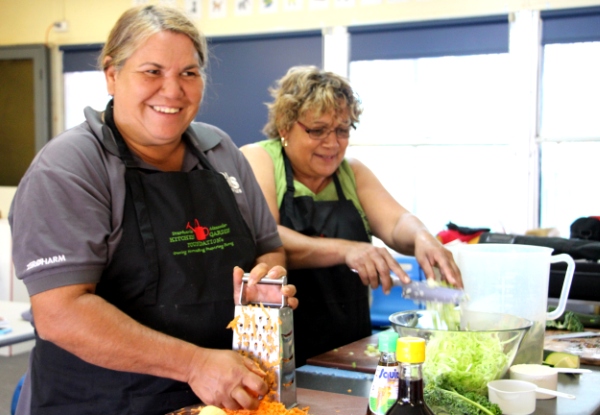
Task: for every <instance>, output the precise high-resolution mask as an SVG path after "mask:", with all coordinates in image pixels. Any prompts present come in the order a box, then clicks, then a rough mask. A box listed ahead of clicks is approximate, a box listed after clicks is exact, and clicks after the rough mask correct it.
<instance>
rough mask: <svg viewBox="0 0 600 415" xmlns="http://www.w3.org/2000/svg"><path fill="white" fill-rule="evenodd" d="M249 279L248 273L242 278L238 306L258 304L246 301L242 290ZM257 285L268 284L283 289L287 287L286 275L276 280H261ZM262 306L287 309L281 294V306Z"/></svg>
mask: <svg viewBox="0 0 600 415" xmlns="http://www.w3.org/2000/svg"><path fill="white" fill-rule="evenodd" d="M249 279H250V274H248V273H246V274H244V277H243V278H242V287H241V288H240V300H239V304H240V305H248V304H258V303H254V302H250V301H246V291H245V290H244V287H245V286H246V284H247V283H248V280H249ZM258 283H259V284H268V285H281V286H282V287H283V286H284V285H287V275H284V276H283V277H281V278H278V279H276V280H274V279H271V278H263V279H262V280H260V281H259V282H258ZM262 305H263V306H265V307H279V308H283V307H287V305H288V302H287V297H286V296H285V295H283V294H282V295H281V304H279V303H262Z"/></svg>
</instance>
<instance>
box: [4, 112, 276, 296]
mask: <svg viewBox="0 0 600 415" xmlns="http://www.w3.org/2000/svg"><path fill="white" fill-rule="evenodd" d="M85 117H86V121H85V122H83V123H82V124H80V125H79V126H77V127H74V128H72V129H70V130H68V131H66V132H64V133H62V134H60V135H59V136H57V137H55V138H53V139H52V140H51V141H50V142H49V143H48V144H46V145H45V146H44V148H43V149H42V150H41V151H40V152H39V153H38V154H37V155H36V157H35V158H34V160H33V162H32V163H31V166H30V167H29V169H28V170H27V172H26V173H25V175H24V177H23V179H22V180H21V182H20V183H19V186H18V188H17V192H16V194H15V197H14V200H13V204H12V206H11V210H10V214H9V223H10V225H11V231H12V238H13V261H14V264H15V270H16V274H17V277H18V278H20V279H22V280H23V281H24V283H25V285H26V286H27V290H28V291H29V295H34V294H37V293H39V292H42V291H46V290H49V289H52V288H56V287H60V286H65V285H71V284H81V283H98V282H99V281H100V277H101V275H102V272H103V270H104V268H105V267H106V265H107V264H109V263H110V261H111V258H112V255H113V253H114V251H115V248H116V247H117V245H118V243H119V241H120V239H121V233H122V226H121V225H122V218H123V207H124V203H125V166H124V164H123V163H122V161H121V159H120V158H119V157H118V150H117V147H116V144H115V142H114V138H113V136H112V133H111V131H110V130H109V129H108V128H107V127H106V125H104V124H103V122H102V114H101V113H100V112H97V111H95V110H93V109H91V108H86V110H85ZM186 134H187V135H188V136H189V137H190V138H191V141H192V143H193V144H194V145H195V146H196V147H197V148H199V149H200V150H201V151H204V153H205V154H206V157H207V159H208V160H209V162H210V163H211V165H212V166H213V167H214V168H215V169H216V170H217V171H218V172H220V173H221V174H223V176H224V177H225V178H226V179H227V182H228V183H229V186H230V187H231V190H232V191H233V193H234V195H235V198H236V200H237V203H238V206H239V208H240V211H241V213H242V216H243V218H244V220H245V221H246V223H247V224H248V227H249V228H250V230H251V232H252V235H253V236H254V239H255V242H256V244H257V249H258V255H262V254H264V253H267V252H270V251H272V250H274V249H276V248H277V247H280V246H281V245H282V243H281V239H280V238H279V235H278V233H277V225H276V223H275V221H274V219H273V217H272V215H271V213H270V211H269V209H268V206H267V204H266V202H265V199H264V196H263V194H262V192H261V189H260V187H259V185H258V183H257V182H256V179H255V177H254V174H253V172H252V169H251V168H250V165H249V164H248V162H247V161H246V159H245V158H244V156H243V155H242V153H241V152H240V151H239V150H238V148H237V147H236V146H235V144H234V143H233V141H232V140H231V139H230V138H229V136H228V135H227V134H225V133H224V132H223V131H222V130H220V129H218V128H216V127H214V126H210V125H208V124H203V123H193V124H192V125H191V126H190V128H188V130H187V131H186ZM134 157H135V156H134ZM136 161H137V162H138V163H139V166H140V167H144V168H147V169H154V170H155V168H154V167H152V166H150V165H148V164H146V163H144V162H143V161H142V160H141V159H139V158H138V159H136ZM196 167H197V168H200V169H201V168H202V166H201V165H200V164H199V162H198V159H197V158H196V157H195V156H194V155H193V154H192V153H191V152H189V151H188V152H187V153H186V155H185V159H184V163H183V169H182V170H183V171H190V170H192V169H194V168H196ZM232 272H233V270H232Z"/></svg>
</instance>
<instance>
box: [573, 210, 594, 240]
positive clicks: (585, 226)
mask: <svg viewBox="0 0 600 415" xmlns="http://www.w3.org/2000/svg"><path fill="white" fill-rule="evenodd" d="M571 239H587V240H590V241H600V216H589V217H587V218H579V219H577V220H576V221H575V222H573V223H572V224H571Z"/></svg>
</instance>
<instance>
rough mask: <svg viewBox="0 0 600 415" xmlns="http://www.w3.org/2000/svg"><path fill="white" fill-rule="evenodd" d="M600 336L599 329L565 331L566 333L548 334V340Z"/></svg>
mask: <svg viewBox="0 0 600 415" xmlns="http://www.w3.org/2000/svg"><path fill="white" fill-rule="evenodd" d="M596 336H600V332H597V331H581V332H578V333H565V334H553V335H551V336H546V337H545V339H546V340H562V339H576V338H581V337H596Z"/></svg>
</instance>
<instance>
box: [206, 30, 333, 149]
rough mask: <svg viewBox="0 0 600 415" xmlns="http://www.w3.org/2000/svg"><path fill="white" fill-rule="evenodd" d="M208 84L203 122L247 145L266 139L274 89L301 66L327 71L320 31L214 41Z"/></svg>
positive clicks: (237, 142) (211, 40)
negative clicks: (270, 103)
mask: <svg viewBox="0 0 600 415" xmlns="http://www.w3.org/2000/svg"><path fill="white" fill-rule="evenodd" d="M209 50H210V51H211V54H212V55H211V59H210V65H209V68H208V71H207V73H208V82H207V86H206V90H205V93H204V100H203V103H202V106H201V107H200V111H199V112H198V116H197V117H196V119H197V120H199V121H203V122H207V123H209V124H213V125H216V126H217V127H219V128H221V129H223V130H225V131H226V132H227V133H228V134H229V135H230V136H231V138H232V139H233V141H234V142H235V143H236V144H237V145H238V146H241V145H243V144H247V143H251V142H255V141H259V140H262V139H264V138H265V137H264V135H263V134H262V132H261V130H262V128H263V127H264V125H265V123H266V122H267V107H266V106H265V103H266V102H270V101H271V100H272V98H271V96H270V94H269V92H268V88H269V87H271V86H273V85H274V83H275V81H276V80H277V79H279V78H281V77H282V76H283V75H285V73H286V72H287V70H288V69H289V68H290V67H292V66H296V65H315V66H318V67H321V66H322V54H323V46H322V36H321V32H320V31H311V32H303V33H295V34H287V35H271V36H244V37H225V38H212V39H209Z"/></svg>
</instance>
